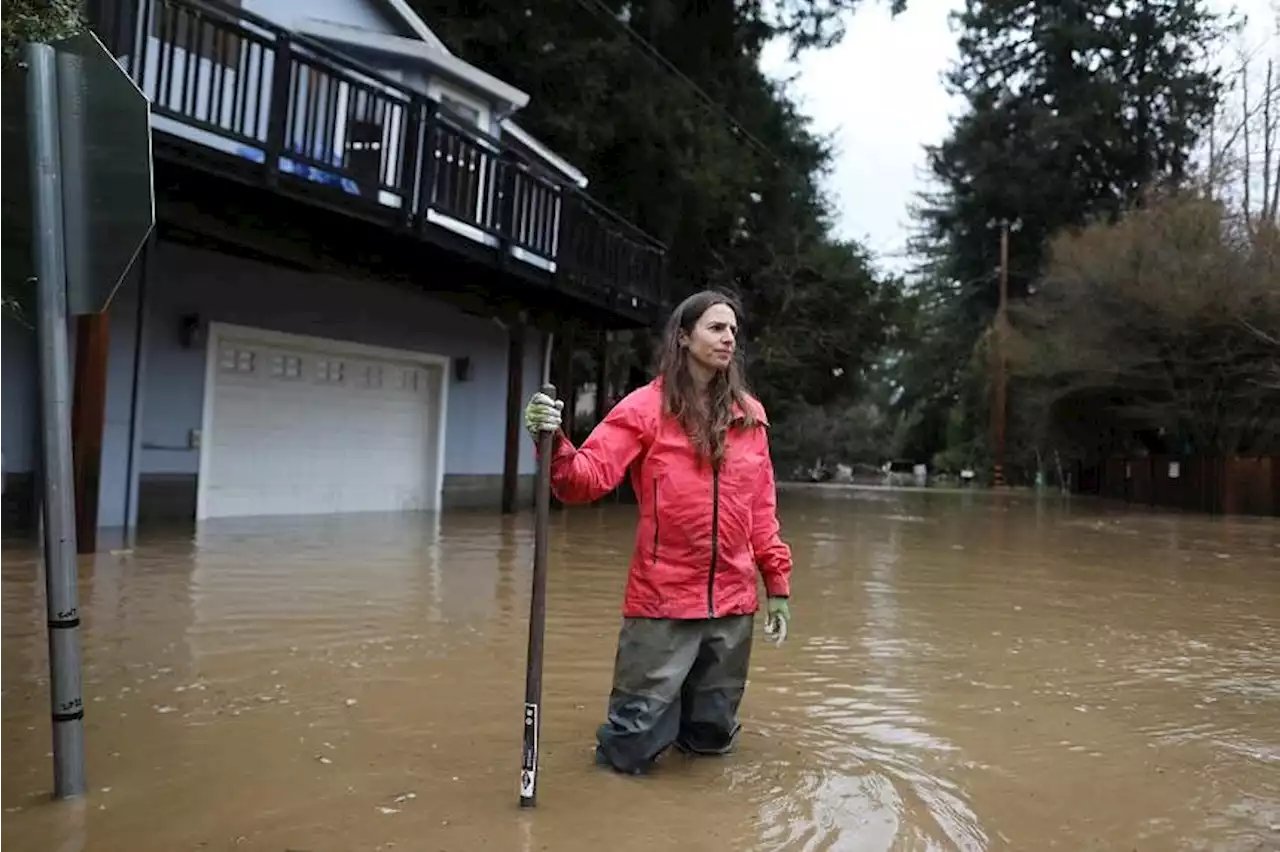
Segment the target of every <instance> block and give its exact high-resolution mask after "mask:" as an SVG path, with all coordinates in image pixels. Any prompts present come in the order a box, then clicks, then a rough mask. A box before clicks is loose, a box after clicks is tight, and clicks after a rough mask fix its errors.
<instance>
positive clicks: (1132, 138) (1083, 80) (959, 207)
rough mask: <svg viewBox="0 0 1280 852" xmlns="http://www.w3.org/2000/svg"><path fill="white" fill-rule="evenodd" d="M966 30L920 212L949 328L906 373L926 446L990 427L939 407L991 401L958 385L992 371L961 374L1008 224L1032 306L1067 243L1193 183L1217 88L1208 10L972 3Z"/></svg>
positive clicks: (1014, 292) (993, 290)
mask: <svg viewBox="0 0 1280 852" xmlns="http://www.w3.org/2000/svg"><path fill="white" fill-rule="evenodd" d="M955 19H956V21H957V23H958V25H959V29H960V33H961V35H960V42H959V44H960V58H959V60H958V62H957V63H956V64H955V67H954V68H952V69H951V71H950V73H949V74H948V76H947V83H948V87H949V89H950V91H951V92H952V93H954V94H958V95H960V96H962V97H963V98H964V99H965V101H966V104H967V111H966V112H965V113H964V114H963V115H962V116H961V118H960V119H959V120H958V121H957V123H956V125H955V127H954V129H953V132H952V133H951V135H950V136H949V138H947V139H946V140H945V141H944V142H943V143H942V144H941V145H939V146H937V147H935V148H932V149H930V150H929V151H928V161H929V166H930V170H931V172H932V175H933V177H934V178H935V181H936V187H935V189H934V190H933V191H932V192H931V193H930V194H929V195H927V196H926V197H925V198H924V199H923V200H922V204H921V205H920V208H919V210H918V211H917V215H918V220H919V223H920V226H921V231H920V235H919V239H918V241H917V248H918V249H919V250H920V251H921V252H922V253H924V255H925V256H926V258H927V259H928V265H927V269H928V272H929V275H928V276H927V278H926V283H925V285H924V286H925V288H926V289H927V290H928V291H930V293H931V294H932V297H931V298H929V299H926V304H927V305H928V310H929V311H930V313H931V316H930V317H928V319H927V323H928V325H929V326H930V327H931V328H933V329H935V330H936V331H937V332H938V333H935V334H934V335H933V342H932V344H930V343H929V342H926V343H925V345H924V346H923V348H922V350H921V351H920V352H919V353H917V354H916V357H915V358H914V363H913V364H912V365H909V366H910V367H911V368H912V371H913V373H914V375H913V376H912V380H913V381H912V387H911V388H910V393H909V394H908V396H907V399H906V402H907V404H910V405H915V406H919V407H921V408H922V410H920V411H917V412H916V414H915V419H916V421H917V422H919V423H920V424H921V427H920V430H918V431H917V432H916V433H915V434H913V435H911V436H910V440H911V442H912V443H914V444H915V445H916V446H917V448H918V449H919V450H920V451H926V450H933V451H936V450H939V449H941V448H942V447H941V443H940V441H941V440H942V434H941V433H942V429H941V424H943V423H944V422H948V421H955V420H957V419H958V420H961V421H965V422H969V423H971V424H973V427H974V428H975V429H977V428H983V429H985V425H984V424H983V423H982V418H981V417H980V416H977V415H978V414H979V413H980V412H978V411H975V410H974V409H973V407H972V404H970V405H969V406H968V410H967V411H966V412H964V413H963V414H962V415H961V416H959V417H958V418H957V417H955V416H952V415H951V414H947V413H944V411H940V410H931V409H937V408H938V407H940V406H941V407H943V408H944V409H949V408H950V407H954V406H957V405H961V400H962V399H963V398H966V397H967V398H968V399H970V400H974V401H976V404H977V405H981V404H982V403H981V401H982V399H983V394H982V393H980V392H979V393H975V392H974V388H973V387H972V386H970V387H968V388H965V387H962V385H963V384H964V383H965V382H968V383H969V384H970V385H972V383H973V382H975V381H981V380H983V378H984V377H983V374H982V371H977V372H975V371H973V370H967V369H962V365H966V364H967V363H968V359H967V358H966V357H965V356H967V355H968V354H969V353H971V352H973V350H974V348H975V346H977V344H978V343H979V341H980V340H981V339H982V335H983V334H984V332H985V331H986V329H987V328H989V327H990V324H991V322H992V318H993V316H994V314H995V311H996V307H997V304H998V301H999V288H998V277H997V269H998V264H999V223H1000V222H1002V221H1008V222H1014V223H1016V225H1017V230H1016V232H1015V233H1014V234H1013V235H1012V237H1011V241H1010V258H1009V289H1010V297H1011V299H1015V300H1017V299H1021V298H1025V297H1026V296H1028V294H1029V293H1030V291H1031V290H1032V288H1033V286H1034V282H1035V281H1036V279H1037V277H1038V276H1039V274H1040V271H1041V268H1042V265H1043V260H1044V251H1045V246H1046V245H1047V243H1048V241H1049V240H1050V239H1051V238H1052V237H1053V236H1054V235H1055V234H1057V233H1059V232H1060V231H1062V230H1063V229H1067V228H1074V227H1079V226H1083V225H1085V224H1087V223H1089V222H1092V221H1095V220H1099V219H1101V220H1106V221H1110V220H1114V219H1115V218H1116V217H1118V216H1119V215H1120V214H1121V213H1123V211H1125V210H1126V209H1128V208H1130V207H1132V206H1133V205H1135V204H1138V203H1140V200H1141V197H1142V193H1143V192H1144V191H1145V190H1146V189H1148V188H1151V187H1153V186H1156V185H1161V184H1166V183H1174V184H1176V183H1179V182H1181V181H1182V180H1183V179H1184V178H1186V176H1187V175H1188V173H1189V171H1190V154H1191V151H1192V149H1193V147H1194V145H1195V143H1196V142H1197V140H1198V139H1199V138H1200V136H1201V134H1202V133H1203V131H1204V129H1205V128H1206V127H1207V126H1208V122H1209V121H1210V120H1211V117H1212V114H1213V110H1214V107H1215V105H1216V103H1217V98H1218V95H1219V91H1220V82H1219V73H1218V70H1217V69H1216V68H1214V67H1213V65H1212V63H1211V62H1210V58H1209V57H1210V53H1211V52H1212V49H1213V46H1214V45H1215V44H1216V43H1217V40H1218V38H1219V37H1220V35H1221V34H1222V32H1223V22H1222V21H1221V20H1220V19H1219V18H1218V17H1217V16H1215V15H1214V14H1212V13H1211V12H1209V11H1208V9H1207V8H1206V5H1205V3H1204V2H1202V0H1106V2H1103V0H1055V2H1045V1H1044V0H971V2H968V3H967V4H966V6H965V9H964V10H963V11H962V12H960V13H958V14H957V15H956V16H955ZM930 364H933V365H935V367H936V369H930V368H929V366H928V365H930ZM940 389H941V391H942V392H941V393H939V390H940ZM921 432H924V433H926V434H922V433H921Z"/></svg>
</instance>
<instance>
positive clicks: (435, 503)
mask: <svg viewBox="0 0 1280 852" xmlns="http://www.w3.org/2000/svg"><path fill="white" fill-rule="evenodd" d="M225 337H243V338H247V339H249V340H257V341H261V342H262V343H264V344H267V345H269V346H270V345H275V346H285V347H291V348H294V349H307V350H313V351H322V352H335V353H340V354H346V355H350V356H352V357H356V358H359V357H366V358H388V359H397V360H402V361H415V362H417V363H419V364H423V365H425V366H430V367H438V368H440V392H439V400H438V408H439V411H438V413H437V423H436V434H437V435H438V436H439V439H438V441H437V442H436V443H437V446H436V461H435V465H436V468H435V480H436V481H435V482H434V483H433V485H432V494H431V498H430V505H429V506H428V510H429V511H434V512H438V511H440V509H441V507H442V505H443V503H442V497H443V493H444V463H445V444H446V443H447V442H448V431H447V430H448V422H449V382H450V378H451V377H452V375H453V372H452V364H453V360H452V359H451V358H449V357H448V356H447V355H437V354H435V353H430V352H419V351H416V350H413V349H393V348H390V347H386V346H374V345H371V344H367V343H356V342H354V341H350V340H342V339H335V338H330V337H315V336H313V335H306V334H292V333H289V332H284V331H273V330H271V329H266V328H259V327H257V326H247V325H235V324H233V323H226V322H210V323H209V325H208V332H207V334H206V341H205V356H204V361H205V363H204V392H203V394H202V397H203V399H202V411H201V415H200V460H199V463H198V466H197V468H196V520H197V521H204V520H207V519H208V506H207V502H208V496H207V494H206V493H205V492H206V483H207V482H208V480H207V478H206V477H205V472H206V471H207V470H209V463H210V461H211V459H210V455H209V454H210V447H211V445H212V441H210V440H209V437H210V435H211V431H210V430H211V429H212V427H213V398H214V387H215V384H216V382H217V371H218V347H219V344H220V343H221V341H222V339H223V338H225Z"/></svg>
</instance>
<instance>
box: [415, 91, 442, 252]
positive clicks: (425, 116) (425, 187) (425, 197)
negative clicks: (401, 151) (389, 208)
mask: <svg viewBox="0 0 1280 852" xmlns="http://www.w3.org/2000/svg"><path fill="white" fill-rule="evenodd" d="M439 112H440V104H439V103H438V102H436V101H435V100H432V99H431V98H427V99H426V102H425V103H423V105H422V126H423V132H422V154H421V156H420V157H419V159H420V160H421V161H422V178H421V183H420V184H419V188H418V198H417V201H416V203H415V206H414V222H415V223H416V224H417V226H418V228H419V229H421V228H422V227H423V226H424V224H425V223H426V221H427V213H428V212H429V211H430V210H431V209H432V208H433V207H434V206H435V203H436V182H437V181H438V180H439V173H440V158H439V157H438V156H437V149H438V148H439V145H440V142H439V136H440V121H439V118H438V114H439Z"/></svg>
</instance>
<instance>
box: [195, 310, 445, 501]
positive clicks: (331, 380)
mask: <svg viewBox="0 0 1280 852" xmlns="http://www.w3.org/2000/svg"><path fill="white" fill-rule="evenodd" d="M327 347H332V348H327ZM341 348H342V345H341V344H335V343H332V342H326V341H318V340H317V341H311V340H308V341H307V342H306V345H305V346H296V347H295V346H286V345H278V344H276V343H274V342H269V341H267V340H262V341H259V340H257V339H255V338H254V337H253V336H252V335H220V336H219V340H218V341H217V351H216V352H215V355H214V357H215V358H216V363H215V364H214V369H213V371H212V372H213V379H214V382H213V390H212V393H211V395H210V404H211V406H212V410H211V412H210V417H209V426H208V431H209V434H208V435H207V436H206V438H205V440H206V441H207V442H208V445H207V451H206V457H205V461H206V466H205V467H206V468H207V469H202V471H201V477H202V483H201V486H202V490H203V492H204V509H203V514H204V515H205V516H206V517H217V516H230V515H263V514H315V513H328V512H359V511H397V510H417V509H424V508H428V507H429V506H430V505H432V504H433V502H434V499H435V496H436V487H437V483H438V479H437V476H436V472H435V466H436V464H437V463H438V458H439V454H438V452H436V447H437V444H436V442H437V440H438V436H437V435H436V432H437V431H438V429H437V428H436V423H437V418H438V417H439V408H438V406H439V400H440V397H439V390H440V388H441V383H442V381H443V377H444V371H443V369H442V368H441V367H439V366H437V365H423V364H421V363H415V362H414V361H413V360H412V357H413V356H412V355H408V354H406V356H405V357H404V358H403V359H400V358H394V357H393V358H372V357H366V356H360V357H353V356H352V355H350V354H348V353H346V352H343V351H341Z"/></svg>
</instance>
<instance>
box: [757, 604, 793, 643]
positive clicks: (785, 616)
mask: <svg viewBox="0 0 1280 852" xmlns="http://www.w3.org/2000/svg"><path fill="white" fill-rule="evenodd" d="M765 612H766V615H765V620H764V632H765V633H767V634H769V635H770V636H773V637H774V640H773V644H775V645H781V644H782V643H783V642H785V641H787V627H788V626H789V623H790V621H791V607H790V606H789V605H788V604H787V599H786V598H769V602H768V604H767V606H766V610H765Z"/></svg>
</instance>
